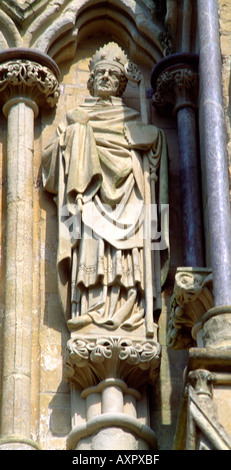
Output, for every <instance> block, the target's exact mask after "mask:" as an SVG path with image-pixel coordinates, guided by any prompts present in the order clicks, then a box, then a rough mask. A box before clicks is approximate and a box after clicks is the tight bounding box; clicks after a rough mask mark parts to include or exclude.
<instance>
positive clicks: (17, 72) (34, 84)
mask: <svg viewBox="0 0 231 470" xmlns="http://www.w3.org/2000/svg"><path fill="white" fill-rule="evenodd" d="M7 87H8V88H9V90H8V92H9V93H10V94H14V91H15V90H14V89H15V87H17V92H19V91H20V92H21V93H23V92H24V91H25V90H28V87H29V88H31V89H32V88H33V90H32V91H33V94H35V95H37V94H42V95H43V97H44V98H45V100H46V102H47V104H49V105H50V106H52V107H53V106H55V105H56V103H57V101H58V99H59V95H60V90H59V84H58V81H57V79H56V77H55V76H54V75H53V74H52V73H51V72H50V70H49V69H48V68H47V67H45V66H43V65H40V64H38V63H36V62H32V61H30V60H25V61H24V60H16V61H10V62H5V63H3V64H1V65H0V92H2V91H4V90H5V89H6V88H7ZM27 93H28V92H27Z"/></svg>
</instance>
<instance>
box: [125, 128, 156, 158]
mask: <svg viewBox="0 0 231 470" xmlns="http://www.w3.org/2000/svg"><path fill="white" fill-rule="evenodd" d="M124 135H125V138H126V140H127V142H128V144H129V146H130V147H131V148H134V149H137V150H144V151H145V150H146V151H147V150H150V149H151V148H152V147H153V146H155V144H156V142H157V139H158V129H157V128H156V127H155V126H152V125H149V124H143V123H142V122H140V121H133V122H128V123H126V124H125V125H124Z"/></svg>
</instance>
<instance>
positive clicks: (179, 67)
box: [151, 0, 204, 267]
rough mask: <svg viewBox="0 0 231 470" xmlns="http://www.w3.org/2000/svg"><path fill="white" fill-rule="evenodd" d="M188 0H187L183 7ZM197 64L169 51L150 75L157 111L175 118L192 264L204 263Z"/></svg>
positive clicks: (185, 249)
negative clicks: (168, 54) (197, 114)
mask: <svg viewBox="0 0 231 470" xmlns="http://www.w3.org/2000/svg"><path fill="white" fill-rule="evenodd" d="M187 3H188V2H187V0H186V1H185V7H186V6H187ZM185 21H186V18H185ZM186 23H187V21H186ZM184 30H185V39H184V47H187V44H188V42H187V41H186V36H187V35H188V33H189V24H185V25H184ZM186 33H187V34H186ZM187 37H188V36H187ZM197 68H198V56H197V55H195V54H189V53H185V52H183V53H180V54H172V55H171V56H168V57H166V58H165V59H163V60H162V61H160V62H159V63H158V64H157V65H156V66H155V67H154V69H153V71H152V75H151V84H152V87H153V89H154V95H153V104H154V106H155V107H156V109H158V110H159V111H160V112H166V108H167V111H168V112H169V109H170V110H171V111H172V112H173V114H174V115H175V116H176V118H177V127H178V144H179V161H180V177H181V178H180V179H181V196H182V197H181V200H182V226H183V254H184V264H185V266H193V267H201V266H203V265H204V259H203V258H204V257H203V243H202V216H201V202H200V185H199V158H198V138H197V129H196V114H195V113H196V111H195V109H196V106H197V93H198V72H197Z"/></svg>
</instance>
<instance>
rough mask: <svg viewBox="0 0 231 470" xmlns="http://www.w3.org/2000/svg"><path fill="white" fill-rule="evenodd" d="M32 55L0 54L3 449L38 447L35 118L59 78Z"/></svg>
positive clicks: (55, 91) (23, 52) (52, 96)
mask: <svg viewBox="0 0 231 470" xmlns="http://www.w3.org/2000/svg"><path fill="white" fill-rule="evenodd" d="M28 56H29V60H28V59H27V57H28ZM6 57H7V62H6V61H5V59H6ZM30 57H32V52H31V51H26V50H9V51H7V52H5V53H3V54H2V55H1V54H0V77H1V91H2V94H1V102H2V104H3V112H4V115H5V116H6V118H7V126H8V133H7V229H6V230H7V233H6V287H5V316H4V340H3V382H2V412H1V439H0V449H2V450H4V449H14V450H15V449H26V450H33V449H36V448H38V446H37V444H36V443H35V442H33V441H32V440H31V429H30V414H31V337H32V318H31V316H32V300H33V299H32V293H33V152H34V150H33V149H34V119H35V117H37V115H38V112H39V108H38V104H44V103H45V101H46V102H49V98H50V99H51V102H52V104H53V105H54V104H55V102H56V101H57V98H58V83H57V71H56V70H55V65H54V64H53V61H51V60H50V59H49V58H46V56H44V55H42V54H41V55H40V54H39V53H34V54H33V61H32V60H30ZM45 62H46V64H47V65H48V64H49V63H50V64H51V65H50V67H51V66H52V71H51V70H50V69H48V68H47V66H45V65H44V64H45ZM57 70H58V69H57ZM54 71H56V76H55V75H54ZM49 83H50V89H49V90H48V88H49ZM51 83H52V85H51ZM47 87H48V88H47ZM44 98H45V100H44ZM52 100H53V101H52Z"/></svg>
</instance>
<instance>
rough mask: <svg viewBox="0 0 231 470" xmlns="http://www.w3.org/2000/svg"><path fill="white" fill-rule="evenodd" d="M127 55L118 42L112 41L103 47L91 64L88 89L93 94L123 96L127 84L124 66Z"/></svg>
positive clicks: (103, 96)
mask: <svg viewBox="0 0 231 470" xmlns="http://www.w3.org/2000/svg"><path fill="white" fill-rule="evenodd" d="M127 60H128V59H127V57H126V55H125V53H124V52H123V51H122V49H121V48H120V47H119V46H118V44H116V43H114V42H110V43H108V44H106V45H105V46H103V47H101V48H100V49H99V50H98V51H97V52H96V53H95V54H94V56H93V57H92V60H91V61H90V64H89V69H90V77H89V80H88V84H87V86H88V89H89V91H90V94H91V95H92V96H99V97H101V98H103V99H108V98H109V97H110V96H122V94H123V92H124V91H125V88H126V85H127V78H126V76H125V74H124V66H125V64H126V63H127Z"/></svg>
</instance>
